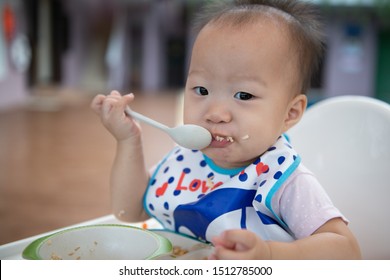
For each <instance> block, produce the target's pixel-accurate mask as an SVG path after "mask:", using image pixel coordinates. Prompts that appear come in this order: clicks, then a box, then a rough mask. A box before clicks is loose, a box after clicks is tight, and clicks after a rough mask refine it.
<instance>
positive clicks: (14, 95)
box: [0, 0, 390, 109]
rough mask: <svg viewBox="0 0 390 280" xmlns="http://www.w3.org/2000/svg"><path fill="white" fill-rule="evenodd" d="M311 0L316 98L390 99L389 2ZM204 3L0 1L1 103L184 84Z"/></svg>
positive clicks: (170, 0) (174, 0) (185, 0)
mask: <svg viewBox="0 0 390 280" xmlns="http://www.w3.org/2000/svg"><path fill="white" fill-rule="evenodd" d="M313 1H314V2H315V3H317V4H318V5H319V6H320V7H321V10H322V12H323V16H324V22H325V26H326V35H327V42H326V47H327V51H326V55H325V58H324V61H323V63H322V67H321V71H320V73H319V74H318V75H317V77H316V79H315V80H314V83H313V88H312V91H311V92H310V95H309V97H310V98H311V101H312V102H315V101H316V100H318V99H322V98H325V97H328V96H335V95H344V94H356V95H367V96H375V97H377V98H379V99H382V100H385V101H387V102H389V101H390V79H389V77H388V73H389V70H390V69H389V68H390V63H389V62H390V20H389V19H390V12H389V5H390V3H389V1H388V0H344V1H343V0H313ZM204 2H205V1H201V0H200V1H195V0H158V1H157V0H155V1H153V0H145V1H139V0H112V1H106V0H0V11H1V16H2V20H1V22H0V27H1V28H0V109H1V108H7V107H10V106H14V105H18V104H20V103H22V102H23V101H24V99H25V98H26V97H27V96H28V95H29V94H30V89H31V88H33V87H37V86H38V87H39V86H45V85H55V86H60V87H70V88H87V89H92V90H101V91H106V90H107V89H113V88H115V89H119V90H123V91H129V90H130V89H132V90H133V89H140V90H147V91H150V90H151V91H158V90H161V89H166V88H180V87H182V86H183V85H184V82H185V69H186V65H187V61H188V55H189V52H190V46H191V42H192V35H191V32H190V24H191V20H192V17H193V14H194V12H195V11H197V10H198V9H199V7H201V6H202V4H203V3H204Z"/></svg>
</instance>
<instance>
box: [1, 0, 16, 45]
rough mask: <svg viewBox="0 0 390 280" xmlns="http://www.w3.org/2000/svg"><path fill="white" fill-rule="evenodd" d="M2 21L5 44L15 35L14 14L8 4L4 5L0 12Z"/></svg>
mask: <svg viewBox="0 0 390 280" xmlns="http://www.w3.org/2000/svg"><path fill="white" fill-rule="evenodd" d="M2 20H3V28H4V37H5V39H6V40H7V42H10V41H11V39H12V38H13V36H14V34H15V21H16V19H15V14H14V12H13V10H12V8H11V6H10V5H9V4H7V3H6V4H4V8H3V11H2Z"/></svg>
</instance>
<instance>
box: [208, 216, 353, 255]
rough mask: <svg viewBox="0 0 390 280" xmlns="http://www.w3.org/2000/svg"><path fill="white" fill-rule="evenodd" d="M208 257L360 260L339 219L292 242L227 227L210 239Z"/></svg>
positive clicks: (349, 232)
mask: <svg viewBox="0 0 390 280" xmlns="http://www.w3.org/2000/svg"><path fill="white" fill-rule="evenodd" d="M213 243H214V245H215V251H214V254H213V255H212V256H211V257H210V258H211V259H360V258H361V255H360V249H359V245H358V243H357V241H356V239H355V237H354V236H353V234H352V232H351V231H350V230H349V228H348V226H347V225H346V224H345V223H344V221H343V220H342V219H341V218H335V219H332V220H329V221H328V222H326V223H325V224H324V225H322V226H321V227H320V228H318V229H317V230H316V231H315V232H314V233H313V234H312V235H311V236H309V237H306V238H302V239H299V240H296V241H293V242H276V241H264V240H262V239H260V238H258V237H257V236H256V235H255V234H254V233H252V232H250V231H247V230H241V229H239V230H228V231H225V232H224V233H222V235H221V236H218V237H215V238H214V239H213Z"/></svg>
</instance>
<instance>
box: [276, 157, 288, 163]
mask: <svg viewBox="0 0 390 280" xmlns="http://www.w3.org/2000/svg"><path fill="white" fill-rule="evenodd" d="M285 160H286V158H285V157H284V156H280V157H279V158H278V163H279V165H281V164H282V163H283V162H284V161H285Z"/></svg>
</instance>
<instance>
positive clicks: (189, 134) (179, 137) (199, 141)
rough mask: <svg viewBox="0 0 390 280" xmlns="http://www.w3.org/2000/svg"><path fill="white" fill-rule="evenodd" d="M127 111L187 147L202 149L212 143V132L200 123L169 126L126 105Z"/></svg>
mask: <svg viewBox="0 0 390 280" xmlns="http://www.w3.org/2000/svg"><path fill="white" fill-rule="evenodd" d="M125 113H126V114H127V115H129V116H131V117H133V118H135V119H137V120H139V121H143V122H145V123H147V124H149V125H151V126H154V127H155V128H158V129H161V130H162V131H165V132H166V133H167V134H168V135H169V136H170V137H171V138H172V140H173V141H175V142H176V143H177V144H178V145H180V146H182V147H184V148H187V149H192V150H201V149H203V148H206V147H207V146H208V145H210V143H211V140H212V137H211V133H210V132H209V131H208V130H207V129H205V128H204V127H201V126H199V125H195V124H184V125H179V126H176V127H168V126H166V125H164V124H162V123H159V122H157V121H155V120H152V119H150V118H148V117H146V116H144V115H141V114H140V113H137V112H134V111H132V110H131V109H130V108H129V107H126V109H125Z"/></svg>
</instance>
